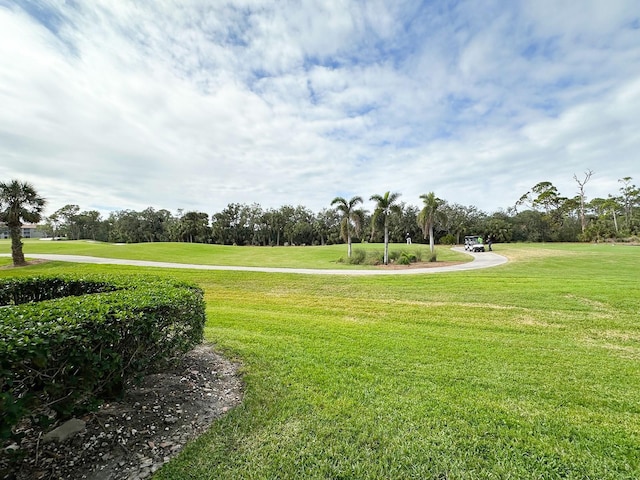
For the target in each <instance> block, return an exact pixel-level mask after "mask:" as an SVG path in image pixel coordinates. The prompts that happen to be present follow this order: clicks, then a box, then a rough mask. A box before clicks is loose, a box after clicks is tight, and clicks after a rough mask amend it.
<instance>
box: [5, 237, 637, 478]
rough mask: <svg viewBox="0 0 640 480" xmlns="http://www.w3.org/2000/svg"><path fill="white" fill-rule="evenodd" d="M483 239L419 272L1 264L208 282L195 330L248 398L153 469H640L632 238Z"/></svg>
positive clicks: (291, 472) (432, 473) (519, 473)
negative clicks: (465, 267) (470, 253)
mask: <svg viewBox="0 0 640 480" xmlns="http://www.w3.org/2000/svg"><path fill="white" fill-rule="evenodd" d="M42 243H44V242H42ZM61 243H62V242H61ZM159 245H160V244H159ZM0 247H1V248H4V247H3V246H2V244H0ZM136 247H137V248H139V250H138V251H137V254H139V255H148V257H144V259H153V258H151V257H152V256H153V255H154V250H153V249H154V248H156V249H161V248H162V247H161V245H160V246H155V245H148V246H147V245H141V246H136ZM145 247H147V248H148V250H147V249H145ZM38 248H46V247H45V246H43V247H40V246H39V247H38ZM54 248H59V247H58V246H57V245H56V246H55V247H54ZM65 248H66V247H65ZM113 248H114V249H115V248H125V247H113ZM236 248H237V247H236ZM304 248H310V247H301V250H297V251H296V252H298V251H300V252H303V251H304ZM343 248H346V247H344V246H343ZM31 249H32V245H31V243H29V244H27V245H26V247H25V252H27V256H28V252H29V251H35V250H31ZM262 250H264V251H266V252H277V251H278V250H279V249H277V248H276V249H269V248H266V249H262ZM282 250H286V249H282ZM495 250H496V251H497V253H501V254H504V255H505V256H507V257H509V259H510V260H511V261H510V262H509V263H508V264H506V265H503V266H500V267H495V268H491V269H487V270H477V271H470V272H455V273H446V274H438V275H422V276H421V275H409V276H383V277H356V278H352V277H342V276H335V277H334V276H331V277H325V276H312V275H287V274H267V273H247V272H219V271H215V272H203V271H182V270H171V271H170V270H164V269H141V268H134V267H117V266H90V265H75V264H62V263H57V262H49V263H44V264H39V265H33V266H30V267H26V268H20V269H11V268H9V269H2V270H0V275H1V276H12V275H29V274H36V273H45V272H51V273H53V272H78V273H80V272H121V273H131V274H136V275H137V274H147V273H150V274H154V275H170V276H174V277H179V278H184V279H188V280H191V281H195V282H197V283H198V284H199V285H201V286H202V287H203V288H204V289H205V292H206V301H207V305H208V311H207V313H208V323H207V328H206V338H207V340H208V341H210V342H214V343H215V344H216V345H217V347H218V348H219V349H221V350H223V351H224V352H226V354H227V355H228V356H230V357H233V358H235V359H238V360H240V361H242V363H243V365H244V367H243V373H244V380H245V383H246V393H245V400H244V402H243V404H242V405H241V406H239V407H238V408H236V409H235V410H233V411H232V412H230V414H229V415H227V416H226V417H225V418H223V419H221V420H220V421H218V422H217V423H215V424H214V425H213V427H212V428H211V430H210V431H209V432H208V433H206V434H205V435H203V436H202V437H201V438H200V439H198V440H197V441H195V442H193V443H192V444H190V445H188V446H187V448H186V449H185V450H184V451H183V452H182V453H181V454H180V456H179V457H178V458H176V459H175V460H173V461H172V462H170V463H169V464H167V465H166V466H165V467H163V468H162V469H161V470H160V471H159V472H158V473H157V474H156V477H157V478H160V479H217V478H224V479H227V478H243V479H245V478H248V479H263V478H268V479H277V478H287V479H288V478H313V479H316V478H317V479H395V478H397V479H404V478H415V479H487V478H491V479H494V478H495V479H507V478H512V479H534V478H535V479H555V478H558V479H560V478H572V479H637V478H640V316H639V314H638V312H640V284H639V283H638V279H640V248H638V247H624V246H611V245H496V246H495ZM5 251H8V244H7V249H6V250H5ZM336 251H337V250H336ZM156 252H157V250H156ZM51 253H61V252H54V251H51ZM68 253H71V252H68ZM73 253H78V254H87V255H96V254H95V253H87V252H86V251H82V250H78V251H74V252H73ZM277 254H278V253H274V254H273V255H277ZM343 254H344V253H340V255H343ZM185 255H186V254H185ZM258 255H260V256H261V255H267V256H269V255H271V254H270V253H262V252H259V253H258ZM318 255H325V254H324V253H322V254H318ZM186 256H187V257H188V255H186ZM249 256H250V254H249V253H248V252H247V253H245V252H243V253H242V258H243V260H245V261H243V262H242V264H244V265H249V264H248V263H246V261H249V260H248V258H247V257H249ZM327 257H332V258H333V259H334V260H335V253H330V254H327ZM140 258H142V257H140ZM184 258H185V261H189V262H193V263H198V262H199V261H196V260H186V257H184ZM155 259H157V260H166V259H164V258H155ZM172 261H177V260H172ZM254 261H256V262H258V263H260V262H263V261H265V260H264V259H260V260H254ZM290 261H291V266H294V264H296V265H295V266H306V267H309V266H310V265H309V264H306V265H304V260H299V262H300V263H299V264H297V262H298V261H294V260H290ZM8 263H9V259H6V258H3V259H0V264H5V265H7V264H8ZM214 263H215V262H214ZM268 266H271V264H269V265H268ZM328 268H334V266H333V265H332V266H330V267H328Z"/></svg>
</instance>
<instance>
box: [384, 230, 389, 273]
mask: <svg viewBox="0 0 640 480" xmlns="http://www.w3.org/2000/svg"><path fill="white" fill-rule="evenodd" d="M384 264H385V265H388V264H389V228H388V227H387V226H386V225H385V226H384Z"/></svg>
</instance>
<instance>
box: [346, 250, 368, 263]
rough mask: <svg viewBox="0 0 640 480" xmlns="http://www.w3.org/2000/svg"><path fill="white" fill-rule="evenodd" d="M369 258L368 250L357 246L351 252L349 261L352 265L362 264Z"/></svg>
mask: <svg viewBox="0 0 640 480" xmlns="http://www.w3.org/2000/svg"><path fill="white" fill-rule="evenodd" d="M366 258H367V252H366V251H364V250H363V249H361V248H356V249H354V250H353V252H351V258H350V259H349V263H350V264H351V265H362V264H363V263H364V261H365V259H366Z"/></svg>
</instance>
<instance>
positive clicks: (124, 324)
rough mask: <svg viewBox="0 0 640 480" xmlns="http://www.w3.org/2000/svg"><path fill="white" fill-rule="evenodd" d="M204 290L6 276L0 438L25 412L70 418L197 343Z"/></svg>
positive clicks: (151, 282)
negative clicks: (51, 411) (131, 379)
mask: <svg viewBox="0 0 640 480" xmlns="http://www.w3.org/2000/svg"><path fill="white" fill-rule="evenodd" d="M204 323H205V304H204V299H203V292H202V290H201V289H200V288H198V287H196V286H194V285H191V284H187V283H183V282H177V281H173V280H165V279H160V278H149V277H144V278H142V277H140V278H131V277H105V276H100V277H98V276H93V277H71V276H56V277H31V278H13V279H2V280H0V412H1V413H2V415H1V416H0V439H2V438H8V437H9V436H11V433H12V432H11V429H12V428H13V427H14V426H15V425H16V424H17V423H18V422H19V421H20V420H21V419H22V418H24V417H25V416H27V415H36V414H37V413H38V412H43V411H45V410H48V409H52V410H53V411H55V412H56V413H57V414H59V415H62V416H66V415H69V414H71V413H73V412H74V411H76V410H81V409H84V408H86V407H87V406H89V405H90V404H91V403H92V402H95V401H96V400H97V399H101V398H109V397H113V396H117V395H118V394H120V393H121V392H122V389H123V386H124V383H125V381H126V380H127V379H129V378H131V377H134V376H136V375H140V374H142V373H144V372H148V371H150V370H152V369H154V368H156V367H159V366H162V365H163V364H165V363H166V362H168V361H169V360H170V359H172V358H175V357H177V356H179V355H181V354H183V353H185V352H187V351H188V350H190V349H191V348H193V346H194V345H196V344H198V343H200V342H201V341H202V338H203V330H204Z"/></svg>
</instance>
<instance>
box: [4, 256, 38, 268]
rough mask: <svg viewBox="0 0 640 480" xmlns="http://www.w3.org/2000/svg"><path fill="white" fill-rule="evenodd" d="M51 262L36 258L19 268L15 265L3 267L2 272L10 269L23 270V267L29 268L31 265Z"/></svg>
mask: <svg viewBox="0 0 640 480" xmlns="http://www.w3.org/2000/svg"><path fill="white" fill-rule="evenodd" d="M48 261H49V260H44V259H41V258H36V259H35V260H29V261H27V263H25V264H24V265H18V266H17V267H16V266H14V265H13V264H9V265H4V266H2V267H0V270H8V269H10V268H22V267H28V266H29V265H38V264H39V263H46V262H48Z"/></svg>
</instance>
